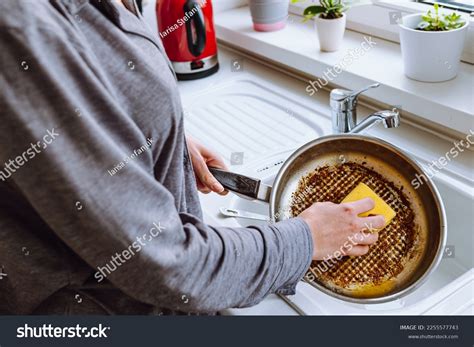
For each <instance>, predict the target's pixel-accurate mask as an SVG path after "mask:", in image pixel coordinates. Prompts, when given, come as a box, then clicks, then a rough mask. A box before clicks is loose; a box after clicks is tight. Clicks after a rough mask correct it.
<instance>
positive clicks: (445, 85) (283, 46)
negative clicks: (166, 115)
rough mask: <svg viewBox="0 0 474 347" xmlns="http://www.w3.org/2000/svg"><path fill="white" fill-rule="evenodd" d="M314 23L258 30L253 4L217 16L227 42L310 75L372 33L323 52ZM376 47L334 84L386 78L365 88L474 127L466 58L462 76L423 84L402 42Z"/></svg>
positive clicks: (472, 71)
mask: <svg viewBox="0 0 474 347" xmlns="http://www.w3.org/2000/svg"><path fill="white" fill-rule="evenodd" d="M312 25H313V24H312V22H308V23H306V24H303V23H301V17H297V16H294V15H290V17H289V19H288V24H287V27H286V28H285V29H283V30H280V31H277V32H270V33H261V32H256V31H254V30H253V29H252V22H251V18H250V14H249V9H248V7H240V8H236V9H232V10H228V11H225V12H220V13H218V14H217V15H216V16H215V26H216V30H217V37H218V39H219V40H220V41H221V42H224V43H226V44H229V45H232V46H234V47H237V48H239V49H241V50H243V51H248V52H251V54H254V55H258V56H261V57H263V58H264V59H267V60H270V61H275V62H277V63H279V64H283V65H286V66H288V67H289V68H291V69H294V70H297V71H300V72H303V73H305V74H307V75H309V76H314V79H316V76H322V75H323V73H324V72H326V71H328V70H329V69H331V67H333V66H334V64H336V63H340V62H341V61H342V60H343V58H344V57H345V56H346V55H347V54H348V52H349V51H350V50H354V49H356V48H358V47H360V46H361V43H362V42H363V41H365V40H366V38H367V37H368V35H364V34H361V33H358V32H355V31H351V30H346V33H345V37H344V42H343V45H342V47H341V49H340V50H339V51H337V52H333V53H327V52H320V51H319V48H318V42H317V35H316V33H315V30H314V28H313V27H312ZM371 40H372V41H373V42H375V44H374V46H373V48H372V49H370V50H369V51H368V52H367V53H366V54H365V55H363V56H361V57H359V58H358V59H355V60H354V62H353V63H352V64H350V65H348V66H347V68H346V70H345V71H344V72H342V73H341V74H339V75H337V77H335V78H333V79H332V82H331V83H333V84H334V85H338V86H341V87H344V88H348V89H358V88H361V87H363V86H366V85H369V84H372V83H374V82H380V83H381V84H382V85H381V86H380V87H379V88H377V89H372V90H370V91H368V92H366V93H365V95H366V96H368V97H370V98H373V99H375V100H377V101H380V102H383V103H385V104H388V105H397V106H399V107H401V108H402V109H403V110H405V111H408V112H410V113H412V114H414V115H416V116H417V117H419V118H420V119H421V120H424V121H427V122H435V123H437V124H439V125H442V126H444V127H446V128H448V129H452V130H455V131H457V132H460V133H466V132H467V131H468V130H469V129H471V128H473V127H474V66H473V65H470V64H467V63H461V68H460V72H459V75H458V77H457V78H455V79H453V80H451V81H447V82H442V83H423V82H418V81H414V80H411V79H409V78H407V77H406V76H405V75H404V73H403V65H402V57H401V52H400V45H399V44H397V43H393V42H389V41H386V40H382V39H379V38H372V39H371Z"/></svg>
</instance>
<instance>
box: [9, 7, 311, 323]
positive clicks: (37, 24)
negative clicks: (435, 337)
mask: <svg viewBox="0 0 474 347" xmlns="http://www.w3.org/2000/svg"><path fill="white" fill-rule="evenodd" d="M126 4H127V8H128V10H127V9H126V8H125V7H122V6H120V5H117V4H114V3H112V2H108V1H104V0H102V1H87V0H70V1H66V0H65V1H59V0H49V1H47V0H41V1H40V0H35V1H27V0H3V1H1V2H0V47H1V49H0V62H1V75H0V86H1V89H0V110H1V120H0V314H30V313H41V314H51V313H56V314H68V313H83V314H85V313H95V314H104V313H109V314H161V313H171V312H177V311H180V312H215V311H218V310H220V309H224V308H229V307H243V306H248V305H254V304H256V303H258V302H259V301H261V300H262V299H263V298H264V297H265V296H266V295H268V294H269V293H274V292H281V293H285V294H291V293H293V292H294V287H295V285H296V283H297V282H298V281H299V280H300V279H301V277H302V276H303V275H304V273H305V271H306V269H307V268H308V266H309V263H310V261H311V254H312V242H311V234H310V231H309V228H308V225H307V224H306V223H305V222H304V221H303V220H301V219H298V218H297V219H293V220H288V221H284V222H280V223H276V224H268V225H265V226H261V227H249V228H226V227H213V226H210V225H206V224H204V223H203V222H202V221H201V218H202V215H201V209H200V205H199V200H198V197H197V192H196V185H195V182H194V175H193V171H192V166H191V163H190V160H189V156H188V153H187V149H186V142H185V138H184V130H183V117H182V109H181V105H180V99H179V95H178V90H177V84H176V81H175V78H174V75H173V73H172V71H171V69H170V66H169V62H168V60H167V58H166V57H165V55H164V53H163V47H162V46H161V43H160V41H159V39H158V35H157V34H156V33H155V32H154V31H152V30H151V29H149V28H148V27H146V25H145V24H144V22H143V20H142V18H141V16H140V15H139V14H137V13H136V12H135V13H134V10H135V9H134V6H133V5H134V4H133V2H127V3H126Z"/></svg>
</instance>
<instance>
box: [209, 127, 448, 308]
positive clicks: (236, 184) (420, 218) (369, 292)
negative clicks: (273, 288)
mask: <svg viewBox="0 0 474 347" xmlns="http://www.w3.org/2000/svg"><path fill="white" fill-rule="evenodd" d="M347 165H349V166H347ZM341 167H344V170H343V171H341V172H343V174H342V175H340V173H341V172H339V171H338V170H339V169H333V168H341ZM317 168H326V169H327V170H326V171H327V172H329V173H330V175H329V176H328V175H327V174H326V175H324V176H321V177H318V176H317V175H314V176H313V179H312V181H313V183H314V184H315V185H313V186H311V187H312V188H311V189H310V193H309V194H303V195H302V196H303V199H301V198H300V199H299V200H298V199H296V200H295V194H297V192H298V191H301V188H302V182H305V181H308V177H311V175H312V173H313V172H315V169H317ZM365 168H367V170H365ZM211 172H212V173H213V175H214V176H215V177H216V179H217V180H218V181H219V182H221V184H222V185H223V186H224V187H225V188H226V189H228V190H230V191H233V192H235V193H237V194H239V195H243V196H245V197H248V198H250V199H258V200H262V201H266V202H268V203H269V214H270V217H271V219H272V220H273V221H274V222H278V221H281V220H285V219H288V218H292V217H295V216H296V215H297V214H298V213H299V212H301V210H302V209H303V208H304V207H307V206H309V205H310V204H311V203H312V202H315V201H324V200H329V201H333V202H336V203H338V202H340V201H334V200H338V199H339V200H340V198H338V199H335V198H334V196H335V195H334V192H336V193H337V192H338V194H339V195H338V196H339V197H340V196H343V195H344V194H346V193H348V192H349V191H350V190H352V189H353V188H354V186H355V185H356V183H359V182H364V183H366V184H368V185H369V186H370V187H371V188H372V189H374V190H375V192H376V193H377V194H378V195H379V196H381V197H382V198H383V199H384V200H387V194H389V195H391V196H392V197H393V195H395V198H394V200H393V201H392V202H390V203H389V205H391V207H392V208H393V209H394V210H395V211H396V212H397V216H400V218H397V217H396V218H395V219H394V221H392V223H391V224H390V225H389V226H387V227H386V228H385V229H384V230H382V231H381V232H380V234H379V241H377V243H376V244H375V245H377V246H376V247H374V249H372V248H371V250H370V251H369V253H368V254H367V255H364V256H361V257H344V258H343V259H342V260H341V261H339V264H338V265H337V266H336V267H333V268H331V269H329V270H328V271H320V270H321V269H319V268H318V266H319V265H321V264H318V262H313V264H312V266H311V268H310V270H309V272H308V274H312V279H311V280H309V281H308V280H307V278H308V276H306V277H305V280H307V282H309V283H310V284H311V285H313V286H315V287H316V288H318V289H319V290H321V291H323V292H324V293H326V294H328V295H330V296H333V297H336V298H338V299H342V300H345V301H350V302H355V303H362V304H372V303H382V302H387V301H391V300H395V299H398V298H400V297H402V296H404V295H406V294H408V293H410V292H412V291H413V290H415V289H416V288H418V287H419V286H420V285H421V284H422V283H423V282H424V281H425V280H426V279H427V278H428V276H429V275H430V274H431V273H432V272H433V271H434V270H435V269H436V267H437V266H438V264H439V262H440V260H441V257H442V251H443V249H444V246H445V242H446V234H447V231H446V215H445V210H444V206H443V204H442V201H441V198H440V195H439V192H438V190H437V188H436V187H435V185H434V184H433V182H432V181H431V180H430V179H429V178H428V176H427V175H426V174H425V173H424V171H423V169H422V168H421V167H420V166H419V165H418V164H417V163H416V162H415V161H414V160H412V159H411V158H410V157H409V156H407V155H406V154H405V153H403V152H402V151H401V150H400V149H398V148H396V147H395V146H393V145H391V144H389V143H387V142H385V141H383V140H380V139H378V138H373V137H368V136H363V135H357V134H340V135H330V136H325V137H321V138H318V139H316V140H314V141H311V142H309V143H307V144H305V145H303V146H302V147H300V148H299V149H297V150H296V151H295V152H294V153H293V154H292V155H291V156H290V157H289V158H288V159H287V160H286V161H285V163H284V164H283V165H282V167H281V168H280V170H279V172H278V174H277V176H276V178H275V181H274V183H273V187H270V186H268V185H265V184H263V183H262V182H261V181H260V180H258V179H253V178H250V177H247V176H243V175H239V174H236V173H232V172H227V171H223V170H219V169H215V168H212V169H211ZM331 175H335V176H337V175H339V176H337V177H332V176H331ZM328 177H329V179H328ZM420 177H422V178H423V179H421V181H416V180H419V179H420ZM387 182H388V183H387ZM415 182H418V183H420V182H421V184H414V183H415ZM415 187H416V189H415ZM336 195H337V194H336ZM304 200H306V202H304ZM295 201H296V202H295ZM408 212H412V213H411V214H409V213H408ZM410 216H411V217H410ZM403 218H405V219H403ZM410 218H412V219H413V220H412V222H413V223H412V224H411V227H412V228H411V229H410V230H411V232H412V233H413V235H411V244H410V245H407V244H406V243H407V237H410V235H408V234H407V230H404V227H403V226H404V223H405V224H407V219H410ZM405 227H406V225H405ZM405 229H406V228H405ZM407 247H411V248H412V249H411V250H408V249H407ZM402 253H403V254H402ZM387 255H390V256H392V257H393V259H391V258H387ZM356 258H357V259H356ZM397 262H398V263H397ZM394 266H398V267H401V269H400V271H399V273H397V274H396V276H395V275H394V274H393V273H391V271H392V269H393V268H394ZM374 267H375V269H378V271H379V274H380V273H381V272H382V270H385V272H386V274H382V275H386V276H385V277H384V278H382V280H383V281H382V280H380V278H379V281H378V282H377V281H375V282H370V281H369V282H370V283H369V282H367V278H369V279H370V278H371V276H372V275H373V274H374ZM318 272H319V274H318ZM371 274H372V275H371ZM367 276H368V277H367ZM390 276H391V277H390ZM343 278H345V279H346V280H347V279H348V278H349V279H351V281H349V282H350V283H341V281H342V279H343ZM361 288H364V290H360V289H361Z"/></svg>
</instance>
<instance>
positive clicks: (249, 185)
mask: <svg viewBox="0 0 474 347" xmlns="http://www.w3.org/2000/svg"><path fill="white" fill-rule="evenodd" d="M209 171H211V173H212V174H213V175H214V177H215V178H216V179H217V180H218V181H219V182H220V183H221V184H222V186H223V187H224V188H225V189H228V190H231V191H233V192H235V193H238V194H241V195H244V196H246V197H249V198H251V199H258V200H262V201H266V202H268V201H269V200H270V192H271V187H269V186H267V185H265V184H263V183H262V182H261V181H260V180H259V179H256V178H251V177H248V176H244V175H240V174H237V173H235V172H230V171H225V170H221V169H217V168H214V167H210V168H209Z"/></svg>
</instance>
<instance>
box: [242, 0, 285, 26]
mask: <svg viewBox="0 0 474 347" xmlns="http://www.w3.org/2000/svg"><path fill="white" fill-rule="evenodd" d="M289 5H290V2H289V0H249V7H250V14H251V15H252V22H253V28H254V30H256V31H276V30H280V29H283V28H284V27H285V25H286V19H287V18H288V7H289Z"/></svg>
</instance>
